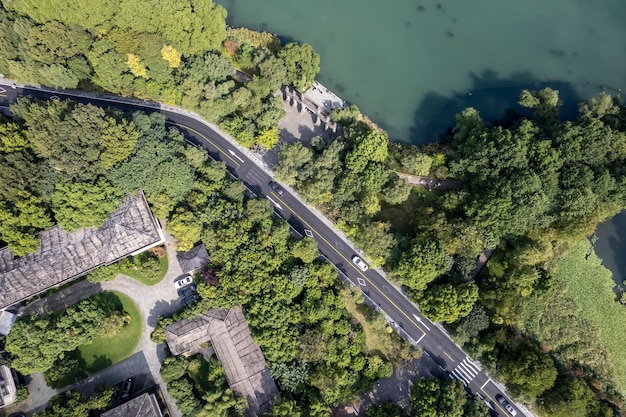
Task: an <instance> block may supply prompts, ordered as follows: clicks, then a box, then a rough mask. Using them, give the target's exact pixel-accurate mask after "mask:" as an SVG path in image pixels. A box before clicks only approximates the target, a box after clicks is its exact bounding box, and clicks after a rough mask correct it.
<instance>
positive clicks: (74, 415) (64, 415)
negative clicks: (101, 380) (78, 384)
mask: <svg viewBox="0 0 626 417" xmlns="http://www.w3.org/2000/svg"><path fill="white" fill-rule="evenodd" d="M115 393H116V389H115V387H111V386H106V385H99V386H98V387H96V392H95V393H94V394H93V395H91V396H86V395H83V394H81V393H80V392H79V391H75V390H69V391H65V392H62V393H61V394H57V395H55V396H53V397H52V398H50V400H49V401H48V403H47V404H46V408H44V409H43V410H42V411H39V412H37V413H35V414H34V416H35V417H85V416H89V415H92V413H94V412H97V411H101V412H102V411H105V410H107V409H109V408H111V406H113V403H114V401H115Z"/></svg>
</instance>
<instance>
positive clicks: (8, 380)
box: [0, 365, 17, 408]
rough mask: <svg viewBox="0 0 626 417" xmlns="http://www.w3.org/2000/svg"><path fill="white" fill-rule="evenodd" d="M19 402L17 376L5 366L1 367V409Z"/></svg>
mask: <svg viewBox="0 0 626 417" xmlns="http://www.w3.org/2000/svg"><path fill="white" fill-rule="evenodd" d="M15 400H17V388H16V386H15V374H14V373H13V371H12V370H11V369H10V368H9V367H8V366H4V365H0V408H2V407H6V406H7V405H10V404H13V403H14V402H15Z"/></svg>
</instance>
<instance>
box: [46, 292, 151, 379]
mask: <svg viewBox="0 0 626 417" xmlns="http://www.w3.org/2000/svg"><path fill="white" fill-rule="evenodd" d="M102 294H104V295H105V296H106V297H107V302H108V303H111V304H112V305H114V306H115V307H117V308H123V310H124V311H125V312H126V313H127V314H128V315H129V316H130V322H129V323H128V324H127V325H126V326H124V327H123V328H122V330H120V331H119V332H118V333H117V334H115V335H114V336H113V337H97V338H96V339H94V341H93V342H92V343H90V344H89V345H85V346H81V347H79V348H78V349H77V350H75V351H73V352H67V353H66V355H65V358H64V361H65V362H66V363H70V362H73V363H75V364H76V365H75V366H73V367H72V368H71V370H70V372H69V373H67V372H66V373H65V374H64V375H63V376H62V378H59V380H56V381H51V380H50V378H49V377H48V376H46V381H47V382H48V385H50V386H51V387H52V388H62V387H65V386H67V385H69V384H71V383H73V382H76V381H78V380H80V379H82V378H84V377H86V376H87V375H91V374H94V373H96V372H99V371H101V370H103V369H105V368H108V367H109V366H111V365H113V364H116V363H118V362H121V361H122V360H124V359H126V358H128V357H129V356H130V355H132V353H133V352H134V350H135V348H136V347H137V344H138V343H139V339H140V338H141V331H142V329H143V320H142V317H141V313H140V312H139V309H138V308H137V305H135V303H134V302H133V301H132V300H131V299H130V297H127V296H126V295H124V294H121V293H118V292H105V293H102Z"/></svg>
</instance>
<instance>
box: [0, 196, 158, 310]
mask: <svg viewBox="0 0 626 417" xmlns="http://www.w3.org/2000/svg"><path fill="white" fill-rule="evenodd" d="M39 239H40V242H41V244H40V246H39V249H37V251H36V252H35V253H32V254H27V255H25V256H23V257H21V258H17V259H14V256H13V253H12V252H11V250H10V249H8V248H5V249H3V250H0V309H2V308H6V307H8V306H10V305H13V304H15V303H18V302H20V301H22V300H24V299H27V298H29V297H32V296H33V295H36V294H39V293H41V292H43V291H46V290H47V289H49V288H51V287H54V286H56V285H59V284H61V283H64V282H66V281H69V280H72V279H75V278H78V277H80V276H82V275H84V274H86V273H88V272H89V271H91V270H93V269H94V268H97V267H99V266H102V265H107V264H110V263H113V262H115V261H117V260H119V259H121V258H124V257H126V256H128V255H131V254H134V253H137V252H139V251H141V250H142V249H145V248H148V247H151V246H154V245H156V244H159V243H161V242H162V241H163V233H162V232H161V228H160V226H159V224H158V222H157V221H156V220H155V219H154V217H153V216H152V212H151V211H150V208H149V207H148V203H147V202H146V199H145V197H144V195H143V192H141V191H140V192H139V193H138V194H137V195H135V196H128V197H126V198H125V199H124V204H123V205H122V207H120V208H119V209H118V210H116V211H114V212H113V213H111V216H110V217H109V218H108V219H107V220H106V221H105V222H104V224H103V225H102V226H100V227H97V228H96V227H91V228H87V229H80V230H76V231H74V232H71V233H66V232H65V231H64V230H63V229H61V228H60V227H58V226H55V227H53V228H51V229H48V230H46V231H44V232H42V233H41V234H40V236H39Z"/></svg>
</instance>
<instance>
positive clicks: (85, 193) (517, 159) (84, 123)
mask: <svg viewBox="0 0 626 417" xmlns="http://www.w3.org/2000/svg"><path fill="white" fill-rule="evenodd" d="M92 3H93V4H91V7H92V9H93V13H83V7H82V2H80V1H76V0H70V1H61V0H48V1H43V0H2V7H1V8H0V51H2V52H3V53H2V54H0V72H2V73H3V74H4V75H5V76H6V77H7V78H12V79H15V80H18V81H20V82H23V83H39V84H43V85H48V86H52V87H56V88H77V89H83V90H86V91H96V92H109V93H114V94H119V95H124V96H132V97H137V98H145V99H151V100H156V101H161V102H164V103H168V104H173V105H178V106H181V107H183V108H185V109H188V110H191V111H195V112H197V113H198V114H200V115H201V116H202V117H204V118H205V119H206V120H208V121H210V122H214V123H217V124H219V126H220V127H221V128H223V129H224V130H225V131H227V132H228V133H230V134H231V135H232V136H233V137H234V138H235V139H236V140H238V141H239V142H240V143H241V144H242V145H243V146H246V147H249V148H252V147H254V146H260V147H262V148H265V149H269V148H272V147H273V146H274V145H275V144H276V143H277V142H278V140H279V137H278V134H279V132H278V128H277V122H278V120H280V119H281V118H282V116H283V110H282V106H281V103H280V98H279V97H275V96H274V95H273V94H272V93H273V92H274V91H276V90H277V89H278V88H279V87H280V86H281V85H283V84H291V85H293V86H295V87H296V88H297V89H298V90H300V91H304V90H306V88H308V87H309V86H310V84H311V83H312V82H313V80H314V78H315V76H316V74H317V72H318V71H319V56H318V55H317V54H316V53H315V51H313V49H312V48H311V47H310V46H309V45H306V44H304V45H303V44H299V43H295V42H292V43H288V44H287V45H285V46H282V45H281V42H280V40H279V39H278V38H277V37H276V36H274V35H271V34H267V33H258V32H253V31H249V30H247V29H244V28H229V27H227V25H226V21H225V18H226V12H225V10H224V9H223V8H222V7H221V6H218V5H215V4H213V3H212V2H210V1H199V0H176V1H170V2H167V4H164V3H162V2H158V1H157V0H148V1H147V2H146V1H145V0H144V1H142V2H138V1H137V0H123V1H120V2H109V1H104V0H98V1H95V2H92ZM137 10H145V15H144V14H142V15H141V16H139V15H137V13H136V11H137ZM236 70H238V71H242V72H243V74H244V75H245V77H242V76H241V73H239V72H237V71H236ZM519 103H520V105H522V106H523V107H525V108H526V109H527V110H528V112H527V113H526V114H524V115H522V114H516V115H514V116H513V117H507V118H506V119H503V120H502V121H500V122H495V123H488V122H486V121H484V120H483V119H482V118H481V117H480V114H479V112H478V111H477V110H475V109H466V110H465V111H463V112H462V113H461V114H459V115H458V116H457V121H456V125H455V126H454V127H453V128H452V129H451V130H450V131H449V132H448V134H447V135H446V137H445V138H443V140H442V142H441V143H440V144H430V145H426V146H424V147H422V148H417V147H414V146H408V145H399V144H393V143H390V142H389V140H388V137H387V135H386V133H385V132H384V131H382V130H380V129H379V128H377V127H376V126H375V125H373V124H372V123H370V122H369V121H368V119H367V118H365V117H364V116H363V115H361V114H360V112H359V110H358V108H356V107H355V106H351V107H349V108H347V109H341V110H335V112H334V113H333V115H332V117H333V118H334V119H335V120H336V121H337V122H339V123H340V124H341V125H342V129H341V132H342V133H341V135H340V136H339V137H338V138H336V139H334V140H332V141H324V140H321V139H319V140H315V141H314V142H313V146H311V147H305V146H303V145H302V144H299V143H297V144H293V145H287V146H283V147H282V149H281V151H280V162H279V164H278V165H277V166H276V167H274V171H275V174H276V178H277V179H279V180H280V181H282V182H283V183H285V184H288V185H290V186H293V187H294V188H295V189H296V190H297V191H298V193H299V195H300V196H301V197H303V198H304V199H306V200H307V201H308V202H310V203H311V204H313V205H315V206H316V207H318V208H319V209H320V210H321V211H322V212H323V213H324V214H325V215H326V216H328V218H329V219H331V220H332V221H333V222H334V223H335V224H336V225H337V227H338V228H339V229H341V230H342V231H343V232H345V234H346V235H347V236H348V237H350V238H351V239H353V240H354V242H355V243H356V244H357V245H358V246H359V247H360V248H361V249H362V250H363V251H364V252H365V253H366V254H367V259H368V261H370V262H371V263H372V264H373V265H375V266H381V267H384V268H385V270H386V271H387V272H388V273H389V275H390V276H391V277H392V278H393V279H394V280H395V282H396V283H397V284H398V285H401V286H402V287H403V288H404V290H405V291H406V293H407V295H408V296H409V297H411V298H412V299H413V300H415V301H416V302H418V303H419V306H420V309H421V311H422V312H423V313H424V314H425V315H427V316H428V317H429V318H431V319H432V320H434V321H439V322H443V323H445V324H446V326H447V327H448V329H449V331H450V332H451V334H452V335H453V336H454V337H455V339H456V340H457V341H458V342H459V343H460V344H462V345H463V347H464V348H465V349H466V350H467V351H468V352H469V353H471V354H472V356H474V357H475V358H477V359H479V360H480V361H481V363H482V364H483V365H484V366H485V367H486V368H487V369H488V370H489V371H490V372H491V374H492V375H494V376H495V377H497V378H499V379H501V380H502V381H503V382H505V383H506V384H507V386H508V388H509V390H510V392H511V393H512V394H513V396H514V397H515V398H516V399H517V400H519V401H522V402H526V403H528V404H533V406H534V409H535V410H536V411H537V412H538V413H539V414H541V415H546V416H561V415H581V416H584V415H590V416H609V415H613V413H614V412H618V411H619V410H621V409H622V408H623V405H622V403H623V394H622V393H623V392H624V389H626V387H624V386H623V385H624V384H622V383H621V382H620V381H622V380H623V378H622V377H623V376H621V375H616V371H615V369H614V368H613V367H612V366H611V363H610V361H609V359H608V356H607V352H606V351H605V350H604V348H603V346H601V345H600V344H599V343H598V340H597V339H598V338H597V334H598V332H599V330H598V329H597V328H596V327H594V326H593V325H592V324H591V323H590V322H588V321H586V319H584V318H581V317H579V316H578V315H577V313H576V312H577V308H579V307H578V306H577V305H575V304H573V302H572V300H570V299H568V298H567V297H565V296H564V292H565V291H564V288H565V282H564V280H567V279H568V278H569V277H565V278H563V277H562V276H561V275H562V274H561V275H559V274H558V273H557V264H558V262H559V260H561V259H562V258H563V257H564V256H566V254H567V253H568V250H569V249H570V248H571V247H573V245H576V244H577V243H578V242H581V241H584V240H585V239H587V238H588V237H589V236H590V235H591V234H592V233H593V231H594V230H595V228H596V226H597V224H598V223H599V222H601V221H603V220H605V219H608V218H610V217H611V216H613V215H614V214H616V213H617V212H619V211H620V210H621V209H622V208H623V207H624V201H625V197H626V196H625V194H624V193H625V191H626V181H625V175H626V164H625V162H626V161H625V159H626V135H625V134H624V131H625V129H626V125H625V121H626V110H625V108H624V106H623V105H622V103H621V102H620V101H619V100H618V99H616V98H612V97H610V96H607V95H600V96H598V97H596V98H593V99H591V100H589V101H588V102H585V103H581V104H580V108H579V113H578V116H577V117H576V118H575V119H574V120H569V121H564V120H561V119H560V118H559V111H558V109H559V106H560V105H561V102H560V99H559V96H558V92H557V91H553V90H550V89H544V90H541V91H536V92H533V91H523V92H522V94H521V96H520V100H519ZM11 111H12V112H13V115H14V116H13V117H12V118H1V119H0V168H1V169H0V183H1V184H3V186H2V187H0V239H1V240H2V241H3V242H4V243H6V244H7V245H8V246H9V247H10V248H11V249H12V250H13V251H14V253H15V254H16V255H18V256H22V255H25V254H27V253H31V252H33V251H34V250H36V249H37V247H38V244H39V243H38V241H37V233H38V232H40V231H41V230H44V229H46V228H48V227H50V226H52V225H53V224H58V225H60V226H61V227H62V228H63V229H65V230H67V231H71V230H76V229H78V228H81V227H87V226H94V225H98V224H100V223H101V222H102V221H104V219H105V218H106V217H107V215H108V213H110V212H111V211H112V210H113V209H114V208H115V207H116V206H117V205H118V204H119V202H120V201H121V199H122V198H123V196H124V195H127V194H129V193H132V192H134V191H135V190H137V189H138V188H141V189H143V191H144V193H145V195H146V198H147V199H148V202H149V203H150V205H151V207H152V209H153V211H154V213H155V215H156V216H157V217H159V218H168V219H169V223H168V230H169V231H170V232H171V233H173V234H174V235H175V237H176V238H177V240H178V248H179V249H181V250H184V249H188V248H190V247H192V246H193V245H194V244H196V243H199V242H203V243H204V244H205V245H206V246H207V248H208V249H209V252H210V254H211V261H212V264H211V269H210V272H209V273H207V275H206V276H205V277H203V279H204V283H203V284H202V285H200V286H199V290H200V294H201V296H202V300H201V301H200V302H199V303H198V304H196V305H195V306H193V307H191V308H190V309H188V310H185V312H184V314H189V315H192V314H195V313H196V312H198V311H201V310H202V309H206V308H207V307H208V306H219V307H229V306H234V305H242V306H243V307H244V310H245V311H246V312H248V313H249V317H250V326H251V328H252V330H253V334H254V337H255V340H257V342H258V343H259V344H260V345H261V347H262V349H263V352H264V354H265V355H266V357H267V359H268V362H269V363H270V367H271V369H272V372H273V375H274V376H275V378H276V379H277V380H278V382H279V385H280V387H281V389H282V390H283V392H285V398H286V402H285V404H291V405H289V406H286V405H282V406H281V407H285V408H288V407H296V408H297V409H298V410H301V411H298V412H302V413H304V415H311V416H314V415H315V416H316V415H324V413H326V412H327V411H328V409H330V408H331V407H334V406H337V405H339V404H340V403H341V402H343V401H345V400H347V399H348V398H349V397H350V396H351V395H352V394H353V393H354V392H355V391H358V390H364V389H367V388H368V387H369V386H370V385H371V382H372V381H374V380H375V379H376V378H379V377H382V376H386V375H389V374H390V372H391V364H390V363H389V360H390V358H385V357H383V356H384V355H382V356H381V355H379V354H376V353H370V352H369V351H368V350H367V348H366V346H365V335H364V332H363V329H362V327H361V325H360V324H359V323H358V321H356V320H355V319H354V318H353V317H352V316H351V315H350V314H349V313H348V312H347V310H346V300H348V299H349V298H350V297H351V295H350V294H348V293H347V292H346V290H345V289H344V288H343V286H342V285H341V283H340V282H339V281H338V279H337V274H336V271H335V270H334V269H333V268H332V266H330V265H328V264H325V263H322V262H320V261H319V260H317V248H316V247H315V242H313V241H311V240H309V239H307V238H305V239H301V240H298V239H295V238H294V237H292V236H291V235H290V232H289V228H288V226H287V225H286V224H285V223H283V222H280V221H277V220H275V219H273V218H272V215H271V214H272V210H271V207H270V206H269V203H268V202H267V201H265V200H258V199H251V198H249V196H247V194H246V190H245V188H244V187H243V185H241V184H240V183H238V182H233V181H231V180H229V179H228V175H227V171H226V169H225V167H224V165H223V164H220V163H217V162H215V161H211V160H208V159H207V155H206V154H205V153H204V152H203V151H201V150H199V149H195V148H193V147H189V146H187V145H185V143H184V140H183V136H182V134H181V133H180V132H178V131H177V130H176V129H171V128H168V127H167V126H166V124H165V121H164V119H163V117H162V116H159V115H157V114H144V113H134V114H124V113H122V112H120V111H118V110H114V109H103V108H98V107H95V106H90V105H83V104H78V103H74V102H71V101H63V102H51V103H43V102H38V101H36V100H29V99H21V100H20V101H19V102H18V103H17V104H16V105H14V106H12V108H11ZM509 116H510V115H509ZM397 172H400V173H409V174H414V175H429V176H431V177H434V178H441V179H445V178H453V179H456V180H459V181H460V184H461V186H460V187H459V188H458V189H455V190H449V191H443V190H442V191H440V190H434V191H430V190H426V189H420V188H412V187H411V186H409V185H408V183H407V182H406V181H405V180H403V179H401V178H399V176H398V175H397ZM485 249H495V250H496V251H495V253H494V255H493V257H492V258H491V260H490V261H489V263H488V265H487V267H486V269H485V270H484V271H483V272H482V273H481V274H479V275H478V274H476V273H475V271H474V266H475V264H476V259H477V257H478V256H479V255H480V254H481V253H483V251H484V250H485ZM244 259H248V260H249V259H253V260H254V262H245V261H244ZM167 320H168V319H167V318H164V319H163V320H162V321H163V322H164V323H166V322H167ZM42 325H43V324H42ZM48 325H50V326H53V324H46V326H48ZM557 335H558V336H557ZM319 346H323V348H322V349H320V348H319ZM404 354H406V357H407V358H408V357H410V352H404ZM42 363H45V364H46V366H47V364H48V363H49V358H48V357H45V355H44V357H43V358H42ZM41 366H43V365H41ZM37 369H41V367H39V368H37ZM428 389H430V391H431V392H433V393H436V392H437V390H436V389H435V388H433V387H431V388H428ZM433 395H434V394H433ZM289 401H293V403H289ZM201 407H203V405H202V404H200V403H198V404H195V405H193V407H192V408H190V410H194V411H193V412H196V411H198V410H199V409H200V408H201ZM291 412H293V413H295V412H296V411H294V410H292V411H291ZM291 415H295V414H291Z"/></svg>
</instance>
